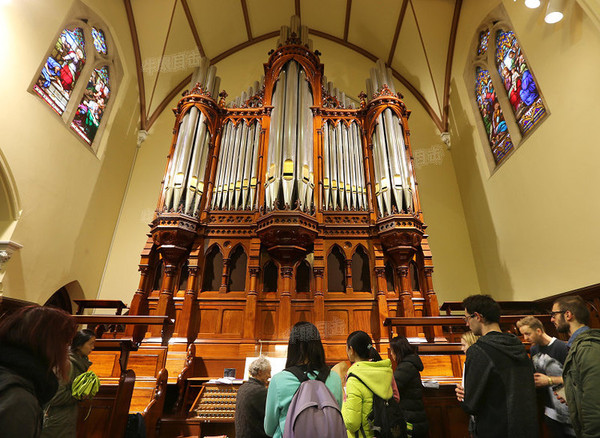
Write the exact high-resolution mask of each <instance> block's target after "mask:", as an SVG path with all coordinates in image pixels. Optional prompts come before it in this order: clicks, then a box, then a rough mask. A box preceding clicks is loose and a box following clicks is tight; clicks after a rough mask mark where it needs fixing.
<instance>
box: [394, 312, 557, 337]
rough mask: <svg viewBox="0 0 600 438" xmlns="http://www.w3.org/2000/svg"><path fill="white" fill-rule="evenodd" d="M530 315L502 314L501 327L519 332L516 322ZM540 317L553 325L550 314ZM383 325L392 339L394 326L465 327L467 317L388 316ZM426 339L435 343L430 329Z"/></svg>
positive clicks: (546, 323)
mask: <svg viewBox="0 0 600 438" xmlns="http://www.w3.org/2000/svg"><path fill="white" fill-rule="evenodd" d="M525 316H528V315H502V316H500V327H501V328H504V329H507V330H508V331H510V332H517V333H518V331H517V330H516V323H517V321H519V320H520V319H522V318H524V317H525ZM533 316H535V317H536V318H538V319H539V320H540V321H542V323H543V324H544V325H551V322H550V315H533ZM383 325H384V326H385V327H387V328H388V336H389V339H391V338H392V337H393V336H394V327H399V328H404V327H415V326H417V327H433V326H447V327H450V328H452V327H464V326H465V325H466V322H465V319H464V318H463V317H462V316H425V317H420V318H418V317H395V318H386V319H385V321H384V322H383ZM424 333H425V339H426V340H427V342H429V343H434V342H435V339H434V338H433V337H432V336H431V334H430V333H431V332H430V331H429V330H424Z"/></svg>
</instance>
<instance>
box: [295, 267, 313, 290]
mask: <svg viewBox="0 0 600 438" xmlns="http://www.w3.org/2000/svg"><path fill="white" fill-rule="evenodd" d="M311 271H312V269H311V268H310V263H309V262H308V260H306V259H304V260H302V261H301V262H300V263H298V267H297V268H296V292H310V284H311V278H312V273H311Z"/></svg>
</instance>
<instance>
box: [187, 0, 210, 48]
mask: <svg viewBox="0 0 600 438" xmlns="http://www.w3.org/2000/svg"><path fill="white" fill-rule="evenodd" d="M181 6H183V11H184V12H185V16H186V18H187V21H188V24H189V25H190V29H191V31H192V35H193V36H194V41H195V42H196V47H198V53H200V56H202V57H204V56H206V54H205V53H204V47H202V43H201V42H200V35H198V29H197V28H196V23H194V17H192V12H191V11H190V7H189V5H188V2H187V0H181Z"/></svg>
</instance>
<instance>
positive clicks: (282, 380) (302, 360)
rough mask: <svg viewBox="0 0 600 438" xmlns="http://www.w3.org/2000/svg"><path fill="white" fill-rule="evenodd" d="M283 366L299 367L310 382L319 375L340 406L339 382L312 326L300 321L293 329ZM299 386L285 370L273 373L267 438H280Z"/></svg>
mask: <svg viewBox="0 0 600 438" xmlns="http://www.w3.org/2000/svg"><path fill="white" fill-rule="evenodd" d="M285 367H286V369H288V368H292V367H300V368H301V369H302V372H304V374H305V375H306V377H308V378H309V379H312V380H314V379H316V378H317V376H318V377H319V379H320V380H321V381H324V382H325V386H326V387H327V388H328V389H329V391H331V394H332V395H333V397H334V398H335V400H336V401H337V403H338V406H342V381H341V380H340V377H339V376H338V375H337V374H336V373H332V372H330V371H331V370H330V369H329V367H328V366H327V363H326V362H325V350H324V349H323V344H322V343H321V335H320V333H319V330H318V329H317V327H315V325H314V324H312V323H310V322H306V321H301V322H298V323H296V324H295V325H294V326H293V327H292V331H291V332H290V339H289V341H288V352H287V360H286V363H285ZM299 387H300V381H299V380H298V378H297V377H296V376H295V375H294V374H292V373H291V372H289V371H286V370H284V371H281V372H279V373H277V374H275V375H274V376H273V378H272V379H271V383H269V389H268V391H267V405H266V407H265V432H266V434H267V435H268V436H272V437H274V438H281V437H282V436H283V431H284V430H285V422H286V418H287V414H288V410H289V408H290V403H291V402H292V399H293V398H294V395H295V394H296V391H297V390H298V388H299Z"/></svg>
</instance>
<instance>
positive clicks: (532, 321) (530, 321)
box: [517, 316, 546, 333]
mask: <svg viewBox="0 0 600 438" xmlns="http://www.w3.org/2000/svg"><path fill="white" fill-rule="evenodd" d="M524 325H526V326H527V327H529V328H531V329H533V330H536V329H540V330H541V331H542V333H545V332H546V331H545V330H544V324H542V321H540V320H539V319H537V318H536V317H535V316H526V317H525V318H522V319H520V320H518V321H517V328H521V327H523V326H524Z"/></svg>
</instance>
